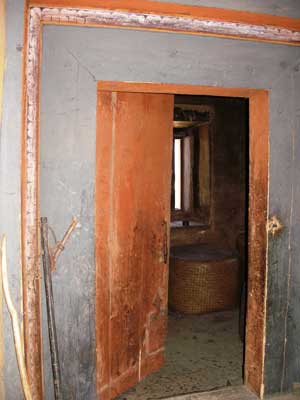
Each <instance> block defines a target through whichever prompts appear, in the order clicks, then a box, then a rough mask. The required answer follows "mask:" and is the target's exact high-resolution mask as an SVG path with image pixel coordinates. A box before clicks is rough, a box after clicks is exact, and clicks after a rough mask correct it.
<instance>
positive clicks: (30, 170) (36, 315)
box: [21, 0, 300, 400]
mask: <svg viewBox="0 0 300 400" xmlns="http://www.w3.org/2000/svg"><path fill="white" fill-rule="evenodd" d="M45 24H48V25H49V24H53V25H74V26H85V27H90V26H93V27H118V28H120V27H121V28H127V29H142V30H148V31H161V32H173V33H177V34H182V33H186V34H193V35H209V36H219V37H226V38H234V39H243V40H255V41H266V42H275V43H282V44H286V45H295V46H299V45H300V21H299V20H297V19H295V18H288V17H275V16H271V15H265V14H257V13H251V12H241V11H235V10H223V9H217V8H209V7H196V6H183V5H179V4H168V3H159V2H152V1H146V0H72V1H71V0H27V7H26V10H25V25H24V46H23V48H24V55H23V58H24V63H23V102H22V137H21V140H22V154H21V171H22V172H21V252H22V258H21V260H22V287H23V321H24V345H25V358H26V366H27V371H28V375H29V380H30V384H31V389H32V393H33V399H34V400H40V399H43V396H44V387H43V363H42V335H41V288H40V266H39V252H40V246H39V215H40V211H39V109H40V75H41V73H40V71H41V49H42V30H43V25H45ZM143 85H144V86H145V84H138V86H137V87H138V90H142V88H143ZM180 87H181V89H180V90H179V89H176V92H177V93H180V91H181V92H182V93H184V94H196V93H198V94H199V93H200V89H199V90H197V89H196V87H194V86H188V85H181V86H180ZM168 88H169V89H168ZM198 88H200V87H198ZM119 89H120V88H119ZM144 90H146V89H145V88H144ZM156 90H158V88H157V89H156ZM160 90H164V91H168V90H170V86H168V85H163V84H162V85H161V89H160ZM222 90H223V91H222V95H223V96H227V95H228V96H234V97H248V98H249V99H250V108H251V110H252V112H251V115H252V117H251V120H252V124H251V125H252V128H251V130H253V131H254V132H256V131H258V130H259V132H260V134H261V135H256V134H255V137H256V138H257V142H255V143H254V142H253V143H252V147H253V148H252V152H253V154H256V155H257V158H255V160H256V161H255V163H254V165H253V166H252V167H251V172H252V175H253V176H254V178H253V182H256V183H255V184H261V185H262V186H263V189H262V190H261V194H260V196H255V195H253V198H252V199H251V204H252V207H251V209H250V212H251V213H256V214H253V215H256V217H257V218H261V220H259V219H257V221H258V222H257V224H256V225H255V226H253V229H252V230H253V233H251V234H253V236H254V234H255V235H257V236H259V237H260V238H261V240H262V243H264V244H266V238H265V222H266V221H265V219H266V203H267V182H268V179H267V170H268V167H267V161H266V160H267V158H265V159H264V158H263V157H261V156H260V154H262V153H263V152H261V151H260V150H261V148H263V147H261V144H265V145H266V143H267V132H268V129H267V124H268V122H267V121H265V124H262V121H261V116H262V112H261V110H262V107H265V110H266V117H265V118H266V119H267V115H268V112H267V106H266V104H267V97H268V95H267V92H264V91H256V90H252V89H222ZM217 92H218V89H217V88H204V87H203V88H202V90H201V93H202V94H209V93H211V94H212V95H213V93H217ZM253 126H254V127H255V128H253ZM261 142H262V143H261ZM257 143H259V145H257ZM266 154H267V153H266ZM266 154H265V153H264V154H263V156H265V155H266ZM262 215H263V216H264V217H263V218H262ZM254 250H255V251H254ZM254 250H253V254H252V255H251V258H252V259H253V260H254V261H253V263H256V264H257V265H258V264H259V263H261V264H262V265H265V258H266V256H265V247H264V248H263V249H262V248H261V247H259V246H258V247H257V249H254ZM260 252H261V253H260ZM253 276H254V275H253ZM259 277H260V275H259ZM265 279H266V278H265V276H264V279H263V283H262V284H260V282H259V281H257V278H256V280H255V279H254V280H255V281H254V282H253V293H257V294H258V293H259V294H261V295H262V298H263V299H265ZM251 293H252V292H251ZM251 304H252V306H250V309H252V308H253V310H255V313H256V315H257V316H258V317H257V319H258V320H259V321H260V319H265V315H264V311H265V308H264V311H263V312H262V310H261V309H260V308H259V307H258V305H257V304H256V303H255V300H253V299H250V305H251ZM251 307H252V308H251ZM253 312H254V311H253ZM260 312H262V314H261V316H260ZM257 324H258V323H257ZM257 324H254V325H255V326H253V327H251V329H252V328H253V329H255V330H257V328H256V325H257ZM258 325H259V326H260V329H261V331H263V332H264V324H258ZM249 330H250V328H249V329H248V331H249ZM263 340H264V339H262V341H263ZM248 343H249V339H248ZM260 345H261V346H262V343H260ZM248 347H249V346H248ZM258 347H260V346H258V345H257V343H256V342H255V341H254V339H253V347H252V348H253V351H252V352H250V350H249V352H248V353H249V354H248V356H247V364H248V365H252V364H253V362H254V364H253V365H257V362H256V361H255V360H257V359H259V360H260V368H258V369H257V370H255V368H252V369H251V371H252V372H251V373H250V369H249V373H248V376H246V381H247V382H252V383H251V385H252V387H254V388H255V390H256V391H257V392H260V393H261V392H262V389H261V385H262V374H263V350H262V349H261V350H260V351H258ZM257 351H258V353H257ZM250 353H251V354H250ZM253 360H254V361H253ZM254 371H256V372H254ZM258 376H260V377H259V378H257V379H256V378H255V377H258Z"/></svg>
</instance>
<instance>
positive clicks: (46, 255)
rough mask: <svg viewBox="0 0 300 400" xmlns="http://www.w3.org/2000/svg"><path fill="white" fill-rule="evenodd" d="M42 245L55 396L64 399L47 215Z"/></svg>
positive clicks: (44, 219)
mask: <svg viewBox="0 0 300 400" xmlns="http://www.w3.org/2000/svg"><path fill="white" fill-rule="evenodd" d="M41 246H42V259H43V269H44V284H45V294H46V305H47V319H48V332H49V343H50V353H51V364H52V374H53V386H54V398H55V400H62V397H61V371H60V364H59V353H58V343H57V334H56V324H55V313H54V300H53V289H52V277H51V256H50V251H49V240H48V221H47V218H45V217H42V218H41Z"/></svg>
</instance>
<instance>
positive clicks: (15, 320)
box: [1, 235, 32, 400]
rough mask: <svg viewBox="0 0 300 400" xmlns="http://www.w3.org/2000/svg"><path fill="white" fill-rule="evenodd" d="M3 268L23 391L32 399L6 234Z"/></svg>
mask: <svg viewBox="0 0 300 400" xmlns="http://www.w3.org/2000/svg"><path fill="white" fill-rule="evenodd" d="M1 270H2V284H3V292H4V298H5V301H6V304H7V308H8V312H9V314H10V317H11V322H12V328H13V335H14V343H15V350H16V355H17V361H18V367H19V372H20V377H21V383H22V387H23V392H24V396H25V399H26V400H32V395H31V390H30V386H29V382H28V376H27V372H26V366H25V360H24V357H23V351H22V339H21V332H20V326H19V318H18V313H17V311H16V309H15V307H14V304H13V301H12V298H11V294H10V290H9V283H8V276H7V259H6V236H5V235H4V236H3V237H2V240H1Z"/></svg>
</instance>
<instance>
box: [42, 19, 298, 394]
mask: <svg viewBox="0 0 300 400" xmlns="http://www.w3.org/2000/svg"><path fill="white" fill-rule="evenodd" d="M299 57H300V50H299V49H298V48H291V47H287V46H280V45H272V44H261V43H252V42H240V41H235V40H224V39H216V38H202V37H193V36H185V35H180V36H179V35H176V34H168V33H153V32H138V31H128V30H117V29H103V28H100V29H95V28H89V29H85V28H74V27H72V28H71V27H51V26H47V27H45V31H44V51H43V76H42V109H41V112H42V115H41V167H42V169H41V185H42V186H41V202H42V210H43V212H44V214H47V215H48V216H49V218H50V219H51V224H52V226H53V227H56V229H57V231H60V232H62V230H63V229H64V227H65V226H66V224H67V222H68V220H69V219H70V217H71V214H76V215H78V217H79V218H80V220H81V228H80V230H78V233H77V236H76V237H74V239H73V242H70V243H69V246H68V249H67V250H66V254H65V255H64V257H65V258H64V259H63V258H61V260H60V263H61V267H58V269H59V270H58V272H57V278H56V282H55V295H56V298H57V310H58V313H59V314H60V317H59V321H58V330H59V337H60V338H61V339H60V347H61V352H62V358H63V360H64V361H63V369H64V382H65V385H66V386H65V388H66V392H67V391H68V393H72V395H71V396H70V397H66V398H74V399H75V398H76V399H84V398H87V397H85V396H86V393H89V395H90V396H93V393H94V392H93V390H92V387H93V385H94V366H95V364H94V362H95V358H94V347H93V346H94V331H93V327H94V314H93V312H94V281H93V274H94V264H93V238H92V235H93V226H92V215H93V196H94V185H93V178H94V160H95V157H94V140H95V118H96V115H95V109H96V98H95V94H96V81H97V80H126V81H154V82H168V83H186V84H200V85H218V86H225V87H232V86H233V87H252V88H264V89H269V90H270V119H271V126H270V128H271V131H270V151H271V161H270V214H274V213H275V214H277V215H279V216H280V218H281V219H282V222H283V224H284V226H285V230H284V231H283V234H282V235H281V239H280V241H279V243H277V242H276V243H274V245H271V250H272V251H271V255H270V260H271V263H270V265H269V288H270V290H271V291H272V293H271V294H270V295H269V298H268V310H269V315H268V321H267V324H268V325H267V347H266V349H267V352H266V391H267V392H268V393H271V392H277V391H281V390H288V389H290V387H291V383H292V382H294V381H296V380H297V379H299V378H298V376H297V372H298V371H297V370H296V369H295V368H291V367H289V365H291V363H292V364H295V363H297V362H298V361H295V360H297V359H298V358H299V356H300V354H298V355H297V350H296V349H297V348H298V346H299V345H300V342H299V338H298V337H297V336H296V334H295V333H293V329H294V328H293V326H292V322H291V321H294V320H295V317H296V313H297V310H295V308H296V307H295V304H294V300H291V297H290V295H291V290H292V289H291V282H292V281H293V278H292V277H289V276H288V274H287V271H289V269H290V271H291V273H292V268H294V269H295V273H296V267H294V265H295V262H296V257H297V252H296V251H295V250H294V251H291V248H294V246H296V243H297V238H298V235H299V233H298V235H297V232H296V231H295V228H294V221H293V218H292V214H291V212H292V210H293V207H294V203H295V201H297V200H298V199H297V197H296V194H295V188H294V186H293V185H294V184H296V173H295V166H294V162H296V157H295V156H294V155H293V154H297V153H296V147H295V146H296V142H295V135H296V134H295V129H296V127H295V124H296V120H297V118H296V116H295V101H296V95H297V93H296V91H295V89H294V84H295V79H299V78H296V77H295V73H296V71H295V69H297V66H298V63H299V61H300V58H299ZM297 73H298V72H297ZM297 76H298V75H297ZM298 104H299V103H298ZM298 119H299V118H298ZM83 191H84V193H85V194H83V193H82V192H83ZM86 198H88V203H87V204H88V208H89V212H88V217H86V215H85V212H84V213H83V214H81V212H82V208H84V206H82V204H86V203H85V201H86V200H85V199H86ZM298 201H299V200H298ZM84 209H85V208H84ZM88 224H90V225H88ZM292 228H293V229H294V230H293V237H292V233H291V232H292ZM83 234H84V235H85V236H84V237H83V236H82V235H83ZM81 238H82V240H81ZM299 239H300V238H299ZM83 259H84V260H85V259H88V260H89V261H88V262H87V263H86V267H84V268H82V266H81V265H82V260H83ZM60 268H61V269H60ZM293 288H294V286H293ZM293 290H294V291H295V293H294V295H295V296H296V298H297V296H298V298H299V294H300V290H299V291H298V288H297V287H296V288H294V289H293ZM292 307H294V308H292ZM63 316H64V317H63ZM297 321H298V320H297ZM299 321H300V318H299ZM298 323H300V322H298ZM284 327H286V329H283V328H284ZM285 339H287V343H288V345H286V344H285V343H286V342H285ZM76 345H77V347H76ZM87 349H88V351H87ZM291 349H293V351H291ZM82 354H83V356H82ZM297 357H298V358H297ZM48 365H49V364H47V366H46V370H47V368H48ZM282 371H286V373H284V376H282ZM47 376H48V378H49V379H50V373H49V371H48V375H47ZM78 378H79V379H78ZM78 380H79V381H80V386H79V385H78ZM70 391H71V392H70ZM50 396H51V395H50V393H48V398H50ZM72 396H73V397H72ZM90 398H93V397H90Z"/></svg>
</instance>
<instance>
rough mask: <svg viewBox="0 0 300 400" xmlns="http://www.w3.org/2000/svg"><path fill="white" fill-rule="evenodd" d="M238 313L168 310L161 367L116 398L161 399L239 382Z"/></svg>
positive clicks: (241, 381)
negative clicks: (167, 329) (166, 334)
mask: <svg viewBox="0 0 300 400" xmlns="http://www.w3.org/2000/svg"><path fill="white" fill-rule="evenodd" d="M242 366H243V344H242V343H241V341H240V339H239V336H238V312H237V311H226V312H219V313H212V314H207V315H203V316H198V315H190V316H188V315H181V314H177V313H170V315H169V334H168V339H167V342H166V362H165V366H164V367H163V368H161V369H160V370H159V371H157V372H156V373H154V374H152V375H151V376H149V377H148V378H146V379H145V380H143V381H142V382H140V383H139V384H138V385H137V386H136V387H135V388H133V389H131V390H129V391H128V392H127V393H125V394H123V395H121V396H119V398H118V399H119V400H121V399H127V400H142V399H143V400H147V399H161V398H166V397H171V396H175V395H176V396H178V395H181V394H187V393H195V392H204V391H211V390H214V389H219V388H222V387H228V386H235V385H242V383H243V379H242V370H243V367H242Z"/></svg>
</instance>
